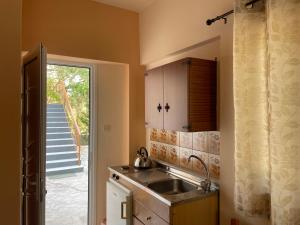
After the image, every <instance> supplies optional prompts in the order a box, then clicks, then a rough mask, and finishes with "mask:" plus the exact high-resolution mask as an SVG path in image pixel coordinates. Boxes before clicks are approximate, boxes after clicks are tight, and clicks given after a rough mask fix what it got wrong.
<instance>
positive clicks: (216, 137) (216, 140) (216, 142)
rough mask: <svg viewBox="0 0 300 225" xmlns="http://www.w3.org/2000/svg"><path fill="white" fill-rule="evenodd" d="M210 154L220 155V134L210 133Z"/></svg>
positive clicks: (216, 132)
mask: <svg viewBox="0 0 300 225" xmlns="http://www.w3.org/2000/svg"><path fill="white" fill-rule="evenodd" d="M208 140H209V153H211V154H215V155H220V132H218V131H211V132H208Z"/></svg>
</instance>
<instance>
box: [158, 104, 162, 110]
mask: <svg viewBox="0 0 300 225" xmlns="http://www.w3.org/2000/svg"><path fill="white" fill-rule="evenodd" d="M157 110H158V112H160V110H162V107H161V105H160V103H159V104H158V106H157Z"/></svg>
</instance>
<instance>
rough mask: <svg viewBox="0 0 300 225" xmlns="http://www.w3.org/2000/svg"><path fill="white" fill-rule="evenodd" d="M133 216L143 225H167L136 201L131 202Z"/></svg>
mask: <svg viewBox="0 0 300 225" xmlns="http://www.w3.org/2000/svg"><path fill="white" fill-rule="evenodd" d="M133 215H134V216H135V217H136V218H138V219H139V220H140V221H142V222H143V223H144V224H145V225H168V223H167V222H166V221H164V220H163V219H162V218H160V217H159V216H157V215H156V214H154V213H153V212H152V211H151V210H149V209H147V208H146V207H145V206H143V205H142V204H141V203H139V202H137V201H134V202H133Z"/></svg>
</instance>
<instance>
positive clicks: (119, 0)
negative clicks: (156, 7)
mask: <svg viewBox="0 0 300 225" xmlns="http://www.w3.org/2000/svg"><path fill="white" fill-rule="evenodd" d="M93 1H96V2H101V3H103V4H107V5H112V6H117V7H120V8H123V9H128V10H132V11H135V12H142V11H143V10H144V9H145V8H146V7H147V6H149V5H151V4H152V3H153V2H154V1H155V0H93Z"/></svg>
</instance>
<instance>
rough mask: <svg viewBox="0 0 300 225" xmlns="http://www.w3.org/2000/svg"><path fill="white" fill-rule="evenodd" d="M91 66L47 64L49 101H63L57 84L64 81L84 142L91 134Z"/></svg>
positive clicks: (49, 102)
mask: <svg viewBox="0 0 300 225" xmlns="http://www.w3.org/2000/svg"><path fill="white" fill-rule="evenodd" d="M89 73H90V70H89V68H85V67H72V66H62V65H51V64H49V65H48V66H47V102H48V104H51V103H60V104H61V103H62V101H61V97H60V95H59V93H58V90H57V85H58V83H59V82H60V81H63V82H64V84H65V86H66V91H67V93H68V96H69V99H70V103H71V106H72V109H73V110H74V113H75V114H76V117H77V123H78V125H79V127H80V130H81V135H82V142H83V144H87V140H88V135H89V77H90V76H89Z"/></svg>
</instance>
